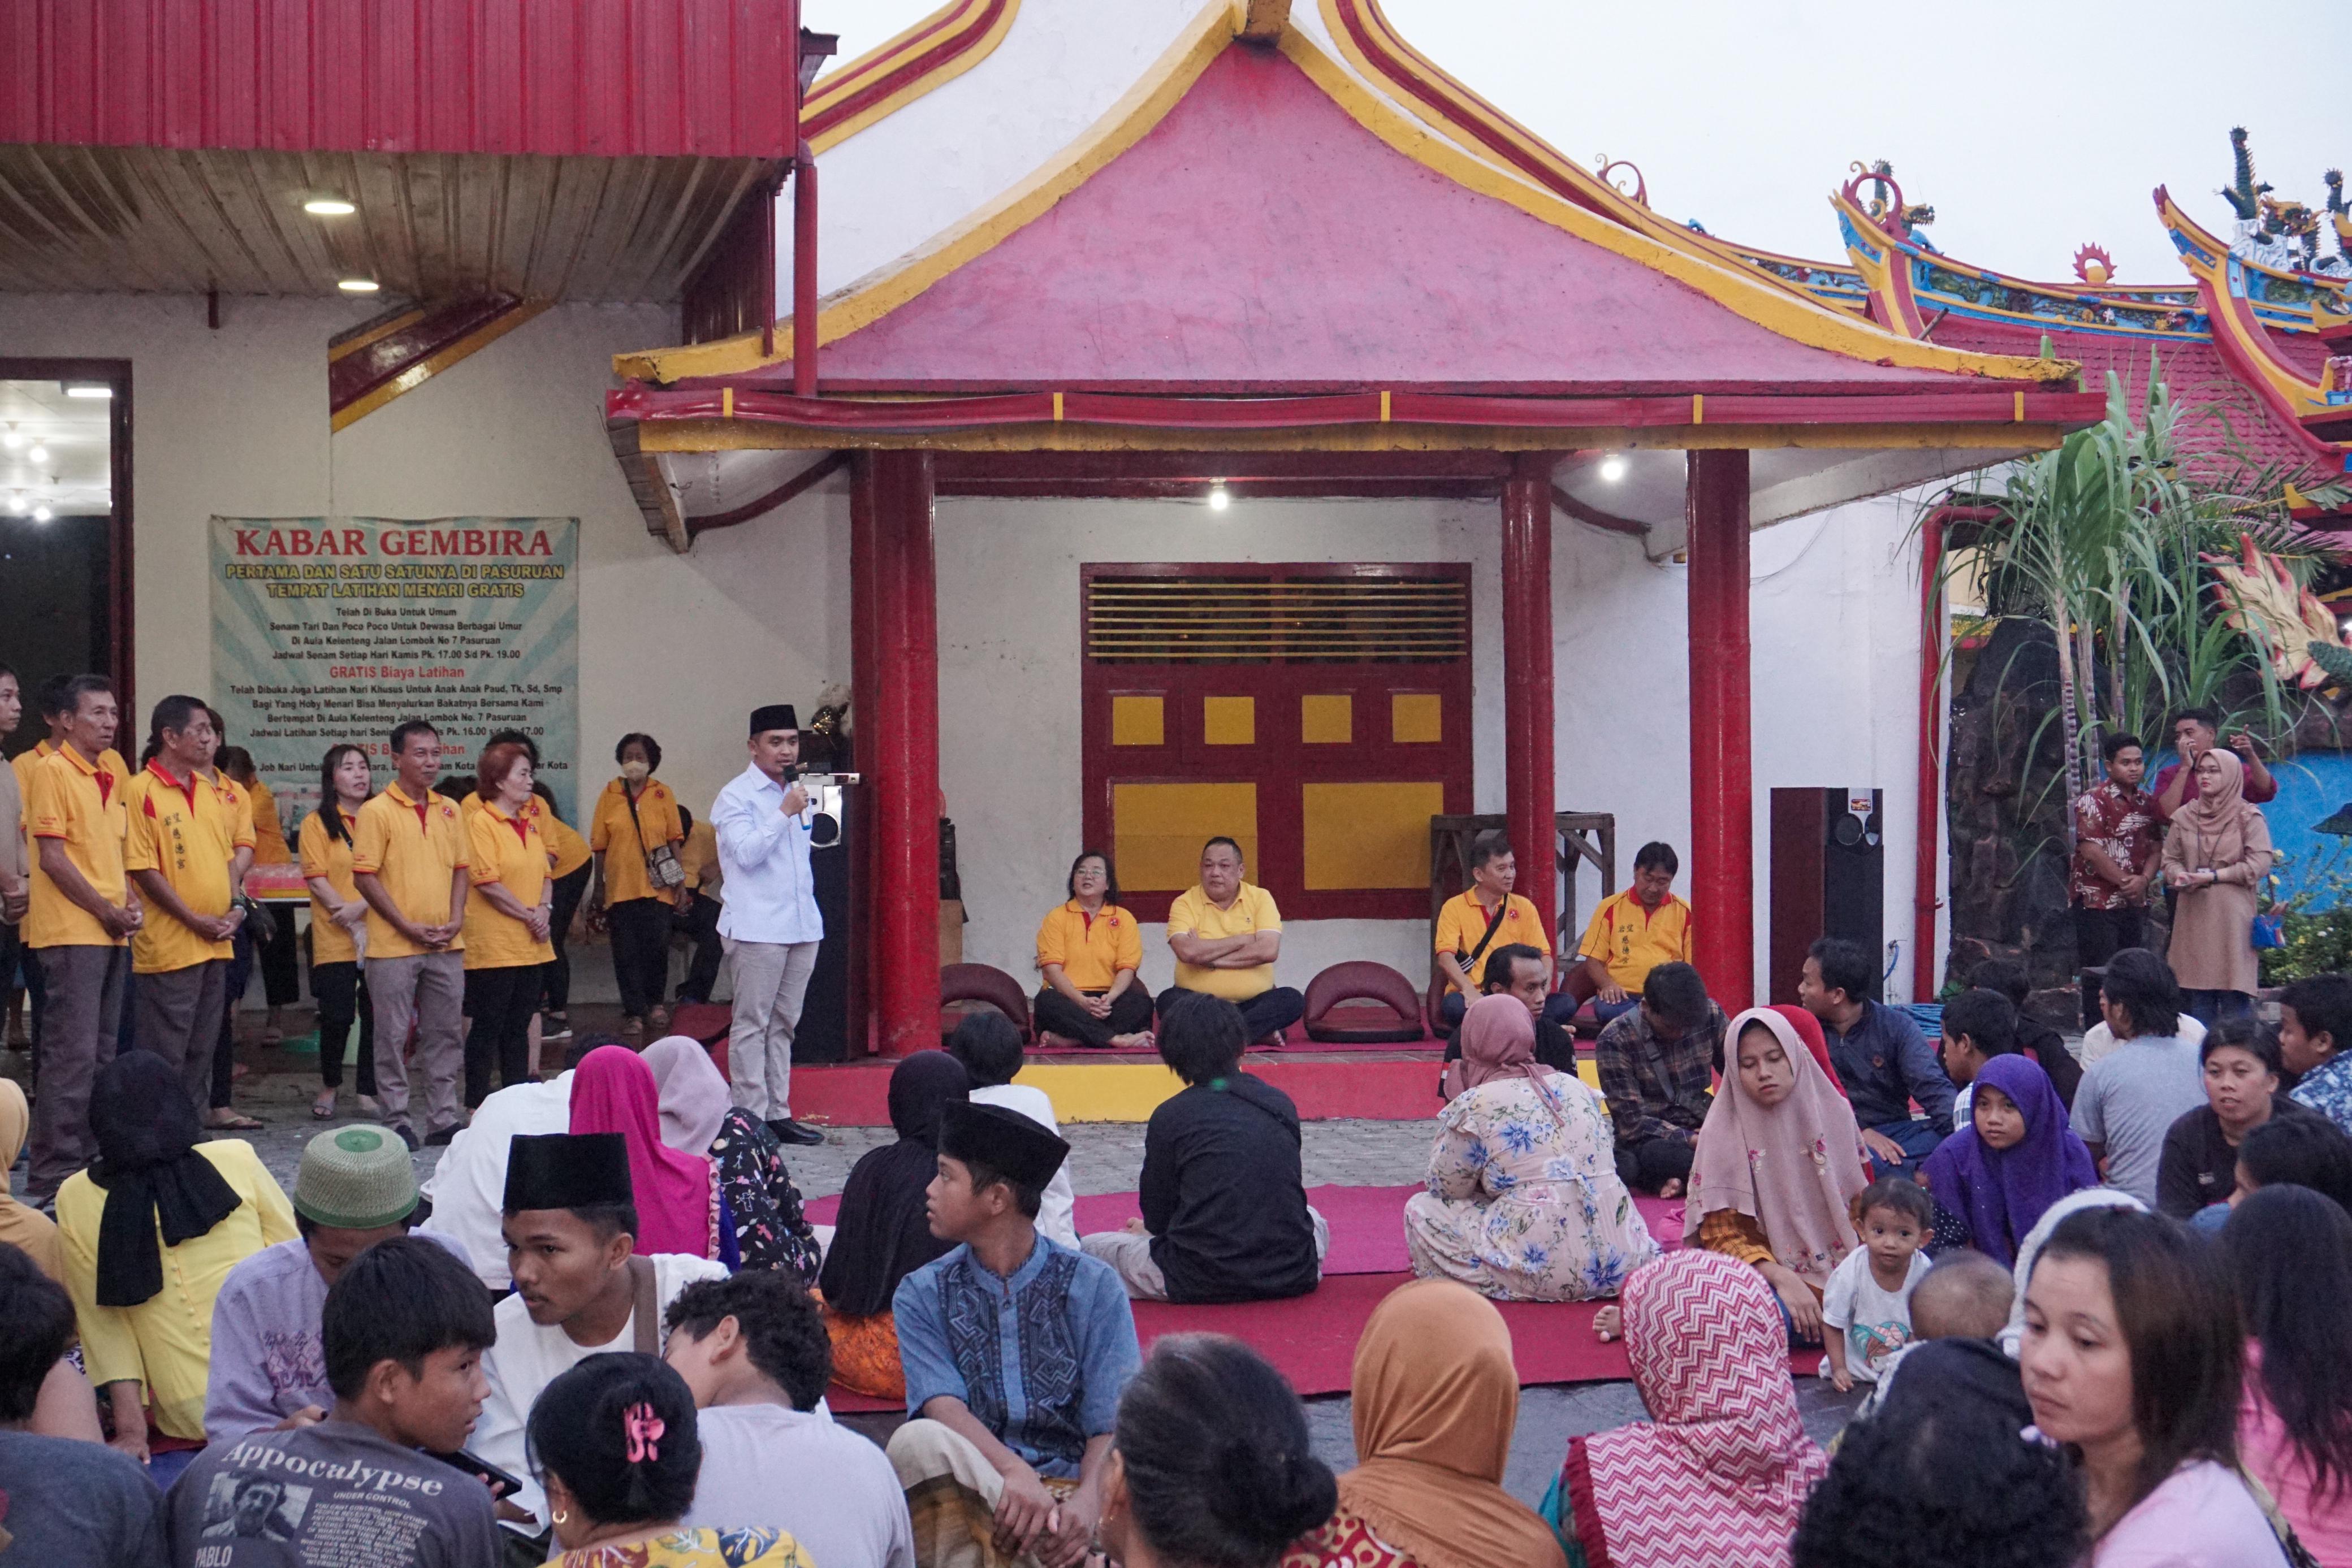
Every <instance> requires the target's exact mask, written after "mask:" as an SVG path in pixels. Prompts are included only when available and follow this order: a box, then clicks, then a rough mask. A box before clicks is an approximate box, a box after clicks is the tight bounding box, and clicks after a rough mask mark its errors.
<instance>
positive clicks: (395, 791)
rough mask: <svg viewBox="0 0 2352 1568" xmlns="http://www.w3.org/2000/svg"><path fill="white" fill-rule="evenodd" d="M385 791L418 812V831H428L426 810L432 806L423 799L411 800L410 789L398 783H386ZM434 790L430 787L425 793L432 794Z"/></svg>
mask: <svg viewBox="0 0 2352 1568" xmlns="http://www.w3.org/2000/svg"><path fill="white" fill-rule="evenodd" d="M383 792H384V793H385V794H387V795H389V796H391V797H392V798H393V799H394V800H397V801H399V802H400V803H401V804H402V805H404V806H405V807H407V808H408V809H409V810H412V811H414V812H415V813H416V831H418V832H420V833H421V832H425V831H427V829H428V827H429V824H428V823H427V822H426V821H425V812H426V811H427V810H430V809H431V808H430V807H428V806H427V805H426V804H425V802H424V801H423V800H410V799H409V798H408V791H407V790H405V789H402V788H401V787H400V786H399V785H398V784H387V785H385V786H384V787H383ZM432 792H433V791H431V790H430V789H428V790H426V791H425V793H426V794H427V795H430V794H431V793H432Z"/></svg>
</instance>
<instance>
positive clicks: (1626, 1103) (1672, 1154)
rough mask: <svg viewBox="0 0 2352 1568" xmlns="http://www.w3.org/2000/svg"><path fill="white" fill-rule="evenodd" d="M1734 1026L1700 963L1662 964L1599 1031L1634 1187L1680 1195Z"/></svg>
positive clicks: (1606, 1091)
mask: <svg viewBox="0 0 2352 1568" xmlns="http://www.w3.org/2000/svg"><path fill="white" fill-rule="evenodd" d="M1729 1027H1730V1020H1729V1019H1727V1018H1725V1017H1724V1016H1723V1009H1721V1008H1719V1007H1717V1006H1716V1005H1715V1003H1714V1002H1713V1001H1712V1000H1710V999H1709V998H1708V997H1707V994H1706V982H1705V981H1703V980H1701V979H1700V978H1699V977H1698V971H1697V970H1696V969H1694V968H1692V967H1690V966H1689V965H1688V964H1660V965H1658V966H1657V967H1654V968H1653V969H1652V970H1651V971H1650V973H1649V977H1648V978H1646V979H1644V980H1643V982H1642V1005H1641V1006H1640V1007H1638V1008H1635V1009H1633V1011H1632V1012H1629V1013H1625V1014H1622V1015H1621V1016H1619V1017H1617V1018H1615V1019H1611V1020H1610V1022H1609V1024H1608V1027H1606V1028H1604V1029H1603V1030H1601V1039H1600V1041H1599V1042H1598V1043H1597V1044H1596V1045H1595V1046H1594V1048H1593V1056H1594V1060H1595V1062H1596V1064H1597V1065H1598V1066H1599V1068H1600V1070H1601V1093H1602V1094H1603V1095H1604V1096H1606V1097H1607V1099H1608V1101H1609V1114H1610V1116H1611V1118H1612V1120H1613V1121H1614V1122H1615V1123H1616V1124H1617V1174H1618V1176H1621V1177H1622V1178H1623V1180H1624V1183H1625V1185H1626V1186H1629V1187H1632V1188H1633V1190H1634V1191H1636V1192H1652V1193H1656V1194H1657V1195H1658V1196H1659V1197H1681V1196H1682V1192H1683V1187H1684V1186H1685V1183H1687V1182H1688V1181H1689V1180H1690V1169H1691V1155H1692V1152H1693V1151H1694V1150H1695V1149H1696V1146H1697V1145H1698V1130H1699V1128H1700V1127H1701V1126H1702V1125H1703V1124H1705V1123H1706V1112H1707V1107H1708V1106H1710V1105H1712V1104H1713V1103H1715V1096H1714V1095H1713V1093H1711V1092H1709V1084H1710V1083H1711V1082H1712V1081H1713V1075H1714V1073H1715V1072H1716V1071H1719V1070H1720V1069H1721V1067H1722V1065H1723V1036H1724V1031H1725V1030H1727V1029H1728V1028H1729Z"/></svg>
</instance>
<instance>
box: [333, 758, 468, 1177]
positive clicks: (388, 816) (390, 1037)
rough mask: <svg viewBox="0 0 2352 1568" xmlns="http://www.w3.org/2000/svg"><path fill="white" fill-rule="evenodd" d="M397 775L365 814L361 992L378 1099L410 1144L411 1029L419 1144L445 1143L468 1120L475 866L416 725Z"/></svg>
mask: <svg viewBox="0 0 2352 1568" xmlns="http://www.w3.org/2000/svg"><path fill="white" fill-rule="evenodd" d="M392 761H393V767H394V782H393V783H392V784H390V785H389V786H387V787H386V788H385V789H384V791H383V794H381V795H378V796H377V797H375V799H373V800H370V801H369V802H368V803H367V804H366V805H364V806H362V807H361V808H360V815H359V822H358V825H357V826H356V827H355V828H354V829H353V830H352V883H354V884H355V885H356V886H357V887H358V888H359V890H360V896H361V897H362V898H364V899H366V900H367V906H368V921H367V988H368V999H369V1002H370V1004H371V1005H372V1006H373V1008H374V1009H375V1039H376V1056H375V1083H376V1098H377V1099H378V1100H379V1101H381V1102H382V1103H383V1114H384V1119H385V1121H386V1123H387V1124H389V1125H390V1126H391V1128H392V1130H393V1131H394V1132H395V1133H398V1134H400V1136H401V1138H402V1140H403V1141H404V1142H405V1143H406V1144H407V1145H408V1146H409V1147H410V1148H412V1149H413V1148H415V1147H416V1143H417V1140H416V1133H415V1129H414V1128H412V1127H411V1126H410V1125H409V1121H408V1064H407V1063H406V1062H405V1061H403V1060H402V1059H401V1054H400V1042H401V1041H403V1040H406V1039H407V1038H408V1030H409V1026H410V1025H412V1024H414V1025H415V1029H416V1052H415V1060H416V1066H417V1070H418V1071H421V1072H422V1073H423V1074H424V1075H425V1126H426V1129H427V1130H426V1133H425V1140H426V1141H427V1142H429V1143H435V1144H446V1143H447V1142H448V1141H449V1140H450V1139H452V1138H454V1137H456V1136H457V1129H458V1128H459V1127H461V1126H463V1125H464V1123H463V1121H462V1120H461V1119H460V1113H459V1112H458V1109H457V1073H458V1071H459V1069H461V1068H462V1067H463V1066H464V1065H465V1060H466V1056H465V1035H466V1021H465V1007H466V939H465V936H464V932H465V928H466V890H467V877H466V870H467V865H468V864H469V863H470V862H471V860H472V854H471V852H470V850H469V847H468V845H467V830H466V825H465V821H464V818H463V817H462V816H461V814H460V813H459V812H458V810H457V802H456V801H454V800H450V799H448V798H447V797H446V796H443V795H437V794H436V793H434V790H433V780H434V779H437V778H439V777H440V774H441V737H440V734H439V732H437V731H436V730H435V729H434V727H432V726H431V725H429V724H427V723H425V721H424V720H423V719H421V718H412V719H410V720H409V721H408V722H407V723H405V724H404V725H402V726H401V727H399V728H397V729H395V730H394V731H393V732H392Z"/></svg>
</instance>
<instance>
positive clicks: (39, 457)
mask: <svg viewBox="0 0 2352 1568" xmlns="http://www.w3.org/2000/svg"><path fill="white" fill-rule="evenodd" d="M25 455H26V457H27V458H29V459H30V460H31V461H33V462H35V463H47V461H48V460H49V449H48V448H47V447H46V446H43V445H42V444H40V443H38V442H35V443H34V444H33V449H32V450H31V451H30V452H27V453H26V454H25Z"/></svg>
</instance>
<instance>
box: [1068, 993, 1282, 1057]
mask: <svg viewBox="0 0 2352 1568" xmlns="http://www.w3.org/2000/svg"><path fill="white" fill-rule="evenodd" d="M1186 994H1187V993H1186V992H1185V990H1184V988H1182V987H1181V986H1171V987H1169V988H1168V989H1166V990H1164V991H1162V992H1160V995H1159V997H1158V998H1157V999H1156V1000H1155V1001H1154V1003H1153V1004H1152V1005H1153V1006H1154V1007H1156V1008H1157V1009H1159V1011H1160V1016H1161V1017H1162V1018H1165V1017H1167V1016H1168V1009H1170V1008H1171V1007H1173V1006H1174V1005H1175V1003H1176V998H1179V997H1181V996H1184V995H1186ZM1234 1006H1235V1007H1237V1008H1239V1009H1242V1034H1243V1038H1244V1039H1245V1040H1248V1041H1249V1043H1250V1044H1252V1045H1255V1044H1257V1043H1258V1042H1259V1041H1260V1040H1267V1039H1270V1038H1272V1037H1273V1035H1274V1034H1275V1033H1276V1030H1286V1029H1288V1028H1289V1027H1290V1026H1291V1025H1292V1024H1295V1023H1297V1021H1298V1020H1299V1019H1303V1018H1305V1017H1306V1016H1307V998H1305V997H1303V996H1300V995H1299V994H1298V993H1297V991H1296V990H1293V989H1292V988H1290V987H1288V986H1276V987H1275V988H1273V989H1271V990H1265V991H1260V992H1259V993H1258V994H1257V995H1255V996H1254V997H1252V998H1250V999H1249V1000H1247V1001H1245V1002H1235V1003H1234ZM1056 1032H1059V1031H1058V1030H1057V1031H1056Z"/></svg>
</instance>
